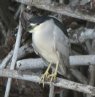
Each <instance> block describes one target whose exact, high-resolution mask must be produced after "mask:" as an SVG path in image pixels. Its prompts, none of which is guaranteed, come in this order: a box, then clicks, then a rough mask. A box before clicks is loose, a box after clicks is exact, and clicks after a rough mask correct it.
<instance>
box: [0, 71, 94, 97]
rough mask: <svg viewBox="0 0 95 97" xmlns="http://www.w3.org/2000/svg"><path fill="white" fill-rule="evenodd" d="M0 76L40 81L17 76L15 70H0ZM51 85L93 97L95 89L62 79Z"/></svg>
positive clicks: (34, 78)
mask: <svg viewBox="0 0 95 97" xmlns="http://www.w3.org/2000/svg"><path fill="white" fill-rule="evenodd" d="M0 76H1V77H10V78H15V79H20V80H26V81H32V82H35V83H39V82H40V81H41V80H40V77H39V76H37V75H25V74H19V73H18V72H17V71H16V70H8V69H0ZM45 84H50V82H45ZM53 85H54V86H57V87H60V88H66V89H70V90H74V91H79V92H83V93H87V94H90V95H92V96H95V87H93V86H90V85H85V84H80V83H77V82H73V81H69V80H66V79H62V78H57V82H55V83H53Z"/></svg>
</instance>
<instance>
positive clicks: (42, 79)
mask: <svg viewBox="0 0 95 97" xmlns="http://www.w3.org/2000/svg"><path fill="white" fill-rule="evenodd" d="M50 67H51V63H50V64H49V65H48V68H47V70H46V71H45V73H44V74H43V75H42V76H41V82H42V84H43V87H44V81H45V79H47V78H48V75H49V69H50Z"/></svg>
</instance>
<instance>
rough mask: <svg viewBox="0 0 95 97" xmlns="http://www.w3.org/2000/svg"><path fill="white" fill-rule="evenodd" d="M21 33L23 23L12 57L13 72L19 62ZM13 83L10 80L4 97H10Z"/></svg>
mask: <svg viewBox="0 0 95 97" xmlns="http://www.w3.org/2000/svg"><path fill="white" fill-rule="evenodd" d="M21 32H22V27H21V21H19V28H18V33H17V39H16V43H15V48H14V53H13V57H12V62H11V67H10V69H11V70H13V69H14V68H15V63H16V60H17V55H18V50H19V46H20V40H21ZM11 82H12V78H8V81H7V86H6V91H5V96H4V97H9V92H10V88H11Z"/></svg>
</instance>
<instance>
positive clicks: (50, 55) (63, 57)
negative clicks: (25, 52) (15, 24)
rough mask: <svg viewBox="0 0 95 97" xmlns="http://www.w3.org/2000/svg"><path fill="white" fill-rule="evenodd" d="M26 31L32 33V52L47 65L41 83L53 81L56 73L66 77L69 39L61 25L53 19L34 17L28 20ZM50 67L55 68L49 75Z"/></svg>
mask: <svg viewBox="0 0 95 97" xmlns="http://www.w3.org/2000/svg"><path fill="white" fill-rule="evenodd" d="M28 31H29V32H30V33H32V42H33V48H34V50H35V51H36V52H37V53H38V54H39V55H40V56H41V57H42V58H44V59H45V60H46V61H47V62H48V63H49V65H48V68H47V70H46V71H45V73H44V74H43V75H42V77H41V81H42V82H44V80H45V79H50V81H52V80H55V79H56V76H57V71H59V72H60V73H61V74H62V75H64V76H66V75H67V68H68V67H69V39H68V35H67V31H66V28H65V27H64V26H63V24H62V23H61V22H60V21H58V20H57V19H56V18H54V17H49V16H36V17H34V18H32V19H31V20H30V25H29V27H28ZM51 65H52V66H55V70H54V71H53V72H52V74H49V69H50V67H51Z"/></svg>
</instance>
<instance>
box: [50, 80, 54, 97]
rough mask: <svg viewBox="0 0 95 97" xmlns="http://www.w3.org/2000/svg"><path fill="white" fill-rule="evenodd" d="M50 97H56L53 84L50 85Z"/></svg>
mask: <svg viewBox="0 0 95 97" xmlns="http://www.w3.org/2000/svg"><path fill="white" fill-rule="evenodd" d="M49 97H54V85H53V83H52V82H51V83H50V91H49Z"/></svg>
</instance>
